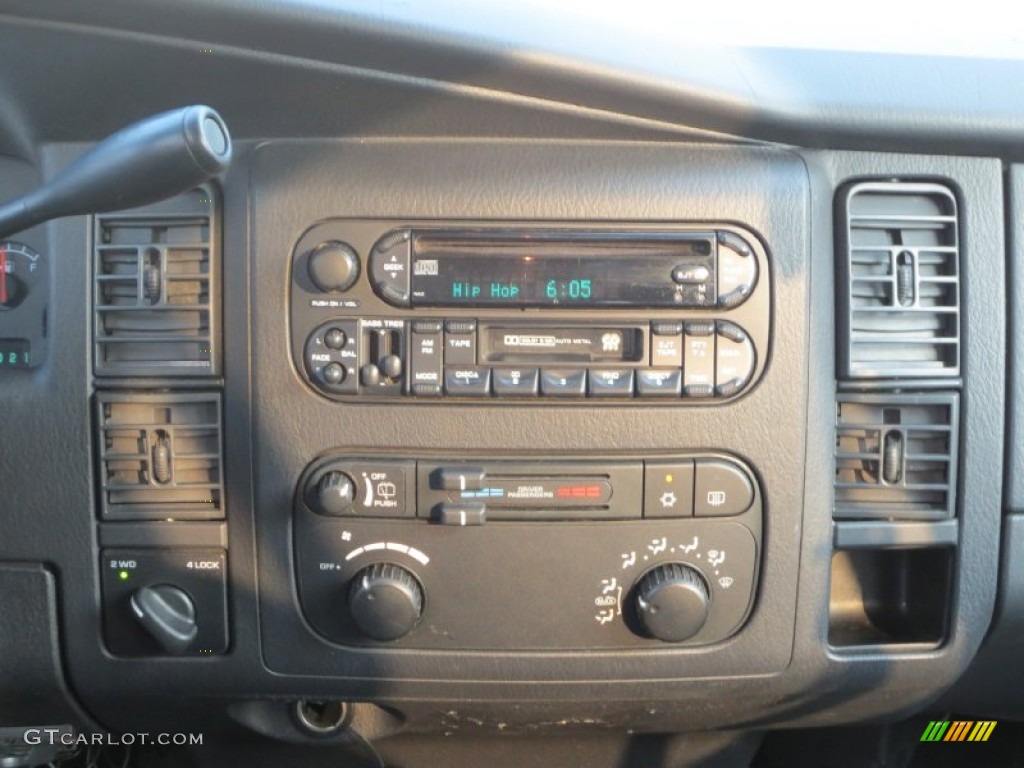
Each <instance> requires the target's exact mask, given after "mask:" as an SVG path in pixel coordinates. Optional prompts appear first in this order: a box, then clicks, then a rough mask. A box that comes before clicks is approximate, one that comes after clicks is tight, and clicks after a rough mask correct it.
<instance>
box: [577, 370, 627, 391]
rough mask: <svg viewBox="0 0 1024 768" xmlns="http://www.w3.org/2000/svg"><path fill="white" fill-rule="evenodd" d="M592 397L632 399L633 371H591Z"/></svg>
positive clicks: (590, 385)
mask: <svg viewBox="0 0 1024 768" xmlns="http://www.w3.org/2000/svg"><path fill="white" fill-rule="evenodd" d="M587 378H588V379H589V387H590V389H589V391H590V396H591V397H632V396H633V371H632V369H630V368H606V369H599V370H595V369H593V368H591V369H590V372H589V374H588V376H587Z"/></svg>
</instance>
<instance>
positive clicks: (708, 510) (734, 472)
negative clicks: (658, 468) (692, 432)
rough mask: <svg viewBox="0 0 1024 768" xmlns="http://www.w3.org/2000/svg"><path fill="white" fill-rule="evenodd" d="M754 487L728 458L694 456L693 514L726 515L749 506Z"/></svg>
mask: <svg viewBox="0 0 1024 768" xmlns="http://www.w3.org/2000/svg"><path fill="white" fill-rule="evenodd" d="M753 503H754V486H753V484H752V483H751V482H750V478H749V477H747V473H746V472H744V471H743V470H742V469H740V468H739V467H738V466H736V465H735V464H733V463H732V462H731V461H724V460H721V459H697V462H696V468H695V472H694V494H693V513H694V515H696V516H697V517H727V516H729V515H738V514H740V513H742V512H746V511H747V510H748V509H750V505H751V504H753Z"/></svg>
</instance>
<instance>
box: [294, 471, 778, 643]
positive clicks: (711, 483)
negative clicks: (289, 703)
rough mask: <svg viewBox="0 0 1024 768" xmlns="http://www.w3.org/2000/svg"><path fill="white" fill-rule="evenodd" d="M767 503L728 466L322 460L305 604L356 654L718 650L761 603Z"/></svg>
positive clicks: (306, 496) (300, 572)
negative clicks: (376, 649)
mask: <svg viewBox="0 0 1024 768" xmlns="http://www.w3.org/2000/svg"><path fill="white" fill-rule="evenodd" d="M762 506H763V502H762V496H761V489H760V485H759V483H758V481H757V479H756V476H755V474H754V472H753V471H752V470H751V468H750V467H749V466H747V465H746V464H745V463H743V462H742V461H740V460H739V459H737V458H736V457H733V456H729V455H726V454H714V453H709V454H698V455H675V456H657V457H618V458H600V459H565V458H560V457H551V458H550V459H546V460H545V459H532V458H531V459H529V460H525V459H522V460H519V459H517V460H511V459H494V460H490V459H484V460H481V459H477V460H475V461H468V460H466V459H464V458H457V457H456V458H449V457H432V458H430V459H399V458H394V457H366V456H359V457H325V458H323V459H320V460H318V461H316V462H314V463H313V464H312V465H311V466H310V467H309V468H308V469H307V471H306V472H305V473H304V475H303V477H302V478H301V479H300V481H299V485H298V488H297V492H296V502H295V510H294V515H295V517H294V525H295V546H296V558H295V562H296V568H297V579H298V586H299V590H298V591H299V596H300V600H301V604H302V609H303V612H304V614H305V617H306V619H307V621H308V623H309V624H310V626H312V627H313V628H314V630H315V631H316V632H318V633H319V634H320V635H321V636H323V637H324V638H325V639H327V640H329V641H331V642H334V643H338V644H343V645H355V646H363V645H371V646H380V645H387V646H394V647H400V648H423V649H445V648H448V649H480V650H487V649H504V650H507V649H509V648H517V649H522V650H530V649H537V650H551V649H572V648H606V649H614V648H636V647H645V646H657V645H659V644H664V643H672V644H683V645H707V644H711V643H716V642H720V641H722V640H724V639H726V638H727V637H729V636H731V635H732V634H734V633H735V632H737V631H738V630H739V629H740V627H742V625H743V623H744V621H745V620H746V617H747V616H748V614H749V612H750V610H751V607H752V605H753V601H754V597H755V594H756V587H757V580H758V572H759V557H760V556H759V552H760V548H761V530H762Z"/></svg>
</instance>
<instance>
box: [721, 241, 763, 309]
mask: <svg viewBox="0 0 1024 768" xmlns="http://www.w3.org/2000/svg"><path fill="white" fill-rule="evenodd" d="M717 236H718V245H719V247H718V306H720V307H727V308H728V307H735V306H736V305H738V304H742V303H743V302H744V301H745V300H746V298H747V297H748V296H750V294H751V293H753V291H754V286H755V285H756V284H757V257H755V256H754V252H753V251H752V250H751V248H750V246H749V245H748V244H747V242H746V241H745V240H744V239H743V238H742V237H740V236H739V235H736V234H733V233H732V232H719V233H718V235H717Z"/></svg>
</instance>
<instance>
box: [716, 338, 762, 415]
mask: <svg viewBox="0 0 1024 768" xmlns="http://www.w3.org/2000/svg"><path fill="white" fill-rule="evenodd" d="M753 374H754V345H753V344H751V342H750V338H749V337H748V336H747V334H746V333H745V332H744V330H743V329H742V328H740V327H739V326H738V325H735V324H734V323H726V322H720V323H719V324H718V344H717V348H716V350H715V382H716V384H717V386H716V387H715V394H717V395H718V396H719V397H729V396H730V395H734V394H736V393H737V392H739V391H740V390H741V389H742V388H743V387H744V386H746V384H747V382H748V381H750V377H751V376H753Z"/></svg>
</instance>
